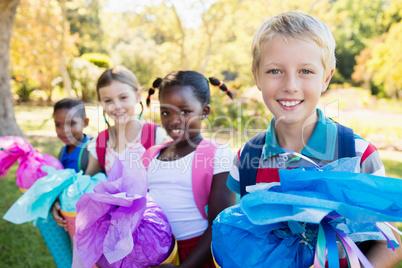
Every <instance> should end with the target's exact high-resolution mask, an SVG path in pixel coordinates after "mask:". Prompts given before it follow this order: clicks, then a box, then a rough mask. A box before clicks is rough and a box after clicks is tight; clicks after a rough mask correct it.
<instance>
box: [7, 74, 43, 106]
mask: <svg viewBox="0 0 402 268" xmlns="http://www.w3.org/2000/svg"><path fill="white" fill-rule="evenodd" d="M11 87H12V91H13V92H14V93H15V94H17V96H18V100H17V101H18V102H20V103H21V102H28V101H30V100H31V98H30V97H31V93H32V92H33V91H34V90H35V89H36V88H37V85H36V84H35V83H34V81H32V80H30V79H28V78H25V77H24V78H23V77H21V76H17V77H14V79H13V80H12V85H11Z"/></svg>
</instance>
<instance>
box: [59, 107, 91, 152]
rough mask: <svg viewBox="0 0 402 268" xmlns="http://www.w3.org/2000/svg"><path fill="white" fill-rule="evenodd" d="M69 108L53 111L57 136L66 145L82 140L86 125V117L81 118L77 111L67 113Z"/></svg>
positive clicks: (73, 144)
mask: <svg viewBox="0 0 402 268" xmlns="http://www.w3.org/2000/svg"><path fill="white" fill-rule="evenodd" d="M70 111H71V110H69V109H58V110H57V111H55V112H54V115H53V118H54V124H55V128H56V133H57V137H58V138H59V139H60V140H61V141H62V142H63V143H64V144H66V145H67V146H73V147H75V146H77V145H79V144H80V142H81V141H82V140H83V137H84V136H83V130H84V128H85V127H87V126H88V121H89V119H88V118H85V119H83V118H82V116H81V115H80V114H79V113H76V114H73V115H71V114H69V112H70Z"/></svg>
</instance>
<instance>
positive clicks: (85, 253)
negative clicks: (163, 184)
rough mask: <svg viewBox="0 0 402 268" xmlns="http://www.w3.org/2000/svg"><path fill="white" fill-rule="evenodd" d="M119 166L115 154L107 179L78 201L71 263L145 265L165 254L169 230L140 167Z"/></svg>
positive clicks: (119, 163)
mask: <svg viewBox="0 0 402 268" xmlns="http://www.w3.org/2000/svg"><path fill="white" fill-rule="evenodd" d="M122 170H123V166H122V164H121V162H120V161H119V160H117V159H116V161H115V164H114V166H113V168H112V170H111V172H110V174H109V175H108V182H100V183H99V184H98V185H97V186H95V188H94V193H88V194H84V195H83V196H82V197H81V198H80V200H79V201H78V203H77V218H76V233H75V236H74V243H75V247H76V252H77V254H75V255H74V260H73V265H74V263H79V262H81V264H82V265H83V266H84V267H92V266H93V265H94V264H95V263H97V264H98V265H99V266H100V267H102V268H104V267H147V266H152V265H157V264H160V263H161V262H163V261H164V260H165V259H166V258H167V256H168V254H169V249H170V246H171V243H172V232H171V228H170V225H169V223H168V220H167V218H166V216H165V214H164V213H163V211H162V209H161V208H160V207H159V206H158V205H157V204H156V202H155V201H153V200H152V199H151V198H149V197H148V196H147V194H146V193H147V183H146V180H147V176H146V172H145V169H144V168H143V167H136V166H135V165H134V166H133V167H127V168H124V172H123V174H121V173H122ZM77 255H78V256H77ZM77 258H78V259H77Z"/></svg>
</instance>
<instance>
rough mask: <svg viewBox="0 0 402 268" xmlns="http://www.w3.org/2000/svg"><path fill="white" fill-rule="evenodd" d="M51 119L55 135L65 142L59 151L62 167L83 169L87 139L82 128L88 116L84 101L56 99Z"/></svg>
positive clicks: (85, 125) (86, 122)
mask: <svg viewBox="0 0 402 268" xmlns="http://www.w3.org/2000/svg"><path fill="white" fill-rule="evenodd" d="M53 119H54V124H55V127H56V133H57V137H58V138H59V139H60V140H61V141H62V142H63V143H64V144H65V146H63V147H62V148H61V150H60V153H59V160H60V162H61V163H62V164H63V167H64V168H72V169H74V170H75V171H76V172H78V171H80V170H84V171H85V169H86V166H87V165H88V158H89V153H88V150H87V149H86V145H87V142H88V140H89V139H88V137H87V135H86V134H84V133H83V130H84V128H85V127H87V126H88V122H89V118H87V117H86V114H85V106H84V102H83V101H82V100H80V99H74V98H65V99H62V100H60V101H58V102H57V103H56V104H55V105H54V107H53Z"/></svg>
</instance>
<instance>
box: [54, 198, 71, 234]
mask: <svg viewBox="0 0 402 268" xmlns="http://www.w3.org/2000/svg"><path fill="white" fill-rule="evenodd" d="M51 211H52V215H53V218H54V219H55V220H56V222H57V225H59V226H60V227H63V228H64V230H66V232H68V228H67V221H66V220H65V219H64V218H63V215H61V212H60V203H59V202H58V201H56V202H54V204H53V206H52V208H51Z"/></svg>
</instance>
